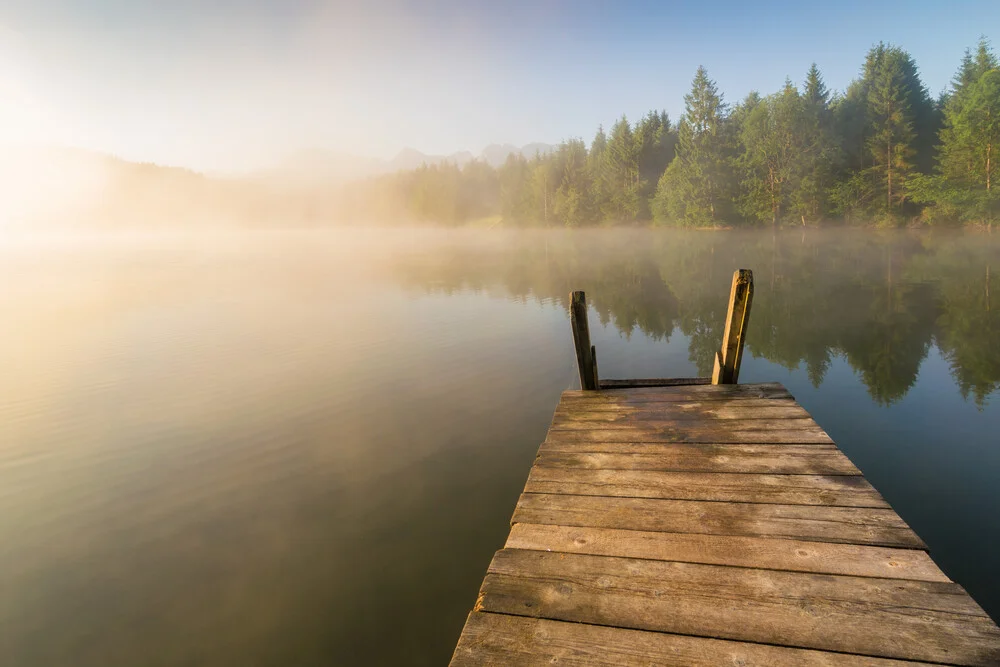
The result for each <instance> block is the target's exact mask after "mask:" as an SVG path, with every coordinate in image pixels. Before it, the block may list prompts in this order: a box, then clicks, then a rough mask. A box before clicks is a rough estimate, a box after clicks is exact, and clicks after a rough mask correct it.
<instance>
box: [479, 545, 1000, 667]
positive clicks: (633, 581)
mask: <svg viewBox="0 0 1000 667" xmlns="http://www.w3.org/2000/svg"><path fill="white" fill-rule="evenodd" d="M477 610H480V611H487V612H496V613H503V614H515V615H520V616H533V617H539V618H550V619H555V620H562V621H572V622H576V623H591V624H596V625H607V626H613V627H622V628H633V629H638V630H654V631H659V632H671V633H678V634H687V635H696V636H707V637H714V638H719V639H730V640H737V641H751V642H761V643H767V644H776V645H783V646H795V647H800V648H810V649H819V650H827V651H837V652H842V653H857V654H862V655H872V656H878V657H885V658H896V659H902V660H922V661H927V662H944V663H948V664H961V665H977V666H979V665H982V666H986V665H996V664H998V663H1000V629H998V628H997V626H996V625H994V624H993V622H992V621H991V620H990V618H989V617H988V616H987V615H986V614H985V612H983V610H982V609H981V608H980V607H979V606H978V605H977V604H976V603H975V602H973V600H972V598H970V597H969V596H968V595H966V593H965V591H964V590H962V588H961V586H959V585H958V584H953V583H942V582H927V581H907V580H900V579H877V578H869V577H848V576H842V575H816V574H807V573H801V572H782V571H776V570H759V569H752V568H737V567H721V566H717V565H702V564H694V563H678V562H667V561H654V560H639V559H635V558H611V557H606V556H590V555H581V554H566V553H550V552H544V551H523V550H519V549H504V550H502V551H499V552H497V554H496V555H495V556H494V558H493V562H492V563H491V564H490V568H489V573H488V574H487V575H486V578H485V580H484V581H483V586H482V589H481V591H480V596H479V603H478V604H477Z"/></svg>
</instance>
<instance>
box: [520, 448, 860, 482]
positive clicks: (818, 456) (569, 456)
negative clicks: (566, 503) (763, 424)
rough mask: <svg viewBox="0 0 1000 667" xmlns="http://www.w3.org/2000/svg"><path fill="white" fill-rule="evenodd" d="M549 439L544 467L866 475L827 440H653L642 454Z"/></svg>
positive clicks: (541, 458) (541, 460) (541, 456)
mask: <svg viewBox="0 0 1000 667" xmlns="http://www.w3.org/2000/svg"><path fill="white" fill-rule="evenodd" d="M589 450H590V447H589V446H581V447H567V446H566V445H565V444H564V443H561V442H552V441H546V442H544V443H543V444H542V446H541V448H540V449H539V451H538V457H537V458H536V459H535V465H536V466H539V467H549V468H551V467H560V468H583V469H589V470H596V469H605V470H665V471H673V472H724V473H761V474H767V473H771V474H776V475H860V474H861V471H860V470H858V469H857V468H856V467H855V466H854V464H853V463H851V461H850V459H848V458H847V457H846V456H844V454H843V452H841V451H840V450H839V449H837V448H836V447H825V446H822V445H725V444H723V445H678V444H673V445H647V446H646V449H644V450H641V451H639V452H637V453H627V454H620V453H612V452H599V451H597V452H595V451H589Z"/></svg>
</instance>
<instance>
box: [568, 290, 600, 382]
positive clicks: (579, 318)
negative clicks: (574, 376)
mask: <svg viewBox="0 0 1000 667" xmlns="http://www.w3.org/2000/svg"><path fill="white" fill-rule="evenodd" d="M569 319H570V323H571V324H572V326H573V344H574V345H575V346H576V364H577V366H578V367H579V369H580V386H581V387H582V388H583V389H588V390H594V389H597V388H598V387H599V385H598V380H597V350H596V348H594V346H593V345H591V344H590V325H589V324H588V323H587V296H586V295H585V294H584V293H583V292H573V293H572V294H570V304H569Z"/></svg>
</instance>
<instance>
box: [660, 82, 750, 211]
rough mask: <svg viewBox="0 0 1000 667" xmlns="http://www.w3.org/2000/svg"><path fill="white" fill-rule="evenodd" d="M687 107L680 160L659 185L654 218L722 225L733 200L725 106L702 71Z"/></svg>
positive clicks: (680, 137)
mask: <svg viewBox="0 0 1000 667" xmlns="http://www.w3.org/2000/svg"><path fill="white" fill-rule="evenodd" d="M684 107H685V111H684V116H683V117H682V118H681V122H680V124H679V126H678V131H677V156H676V158H675V159H674V160H673V161H672V162H671V163H670V166H669V167H667V170H666V171H665V172H664V173H663V176H662V177H661V178H660V181H659V183H658V184H657V193H656V200H655V201H654V215H655V216H656V217H657V218H658V219H660V220H671V221H674V222H679V223H684V224H692V225H714V224H718V223H719V222H723V221H725V220H726V217H727V215H726V214H727V213H728V210H727V208H728V206H729V205H730V204H731V201H732V198H731V194H732V192H731V188H732V174H731V169H730V165H729V159H728V158H729V146H728V137H727V134H726V131H725V127H724V122H725V119H726V114H727V107H726V105H725V103H724V101H723V99H722V96H721V95H720V94H719V91H718V88H717V87H716V85H715V82H714V81H712V80H711V79H709V78H708V72H707V71H706V70H705V68H704V67H699V68H698V71H697V73H696V74H695V77H694V80H693V81H692V83H691V92H690V93H688V94H687V95H686V96H685V97H684Z"/></svg>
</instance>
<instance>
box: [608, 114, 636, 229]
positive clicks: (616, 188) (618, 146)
mask: <svg viewBox="0 0 1000 667" xmlns="http://www.w3.org/2000/svg"><path fill="white" fill-rule="evenodd" d="M605 168H606V170H607V171H606V175H607V182H608V183H609V184H610V195H611V196H610V199H609V201H608V207H607V209H606V212H605V214H606V217H607V218H608V219H609V220H612V221H615V222H625V221H632V220H635V219H636V218H637V217H638V216H639V213H640V206H639V190H640V185H639V154H638V150H637V146H636V141H635V136H634V135H633V133H632V126H631V125H629V122H628V118H626V117H625V116H622V117H621V118H620V119H619V120H618V122H616V123H615V124H614V125H613V126H612V127H611V137H610V138H609V139H608V150H607V158H606V160H605Z"/></svg>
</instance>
